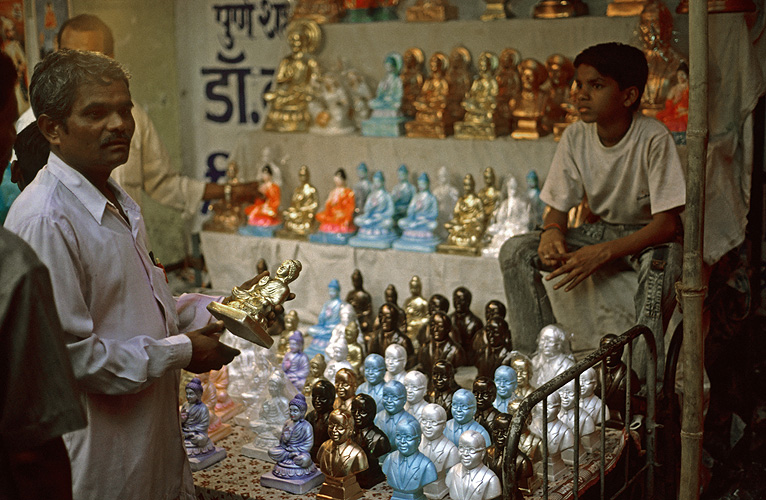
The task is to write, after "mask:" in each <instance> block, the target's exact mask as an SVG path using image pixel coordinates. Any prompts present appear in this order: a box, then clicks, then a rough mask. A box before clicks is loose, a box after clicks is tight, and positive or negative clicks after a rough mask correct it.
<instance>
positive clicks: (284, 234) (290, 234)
mask: <svg viewBox="0 0 766 500" xmlns="http://www.w3.org/2000/svg"><path fill="white" fill-rule="evenodd" d="M312 232H313V231H310V232H308V233H296V232H295V231H290V230H289V229H279V230H277V231H275V232H274V236H276V237H277V238H283V239H285V240H296V241H308V240H309V235H310V234H311V233H312Z"/></svg>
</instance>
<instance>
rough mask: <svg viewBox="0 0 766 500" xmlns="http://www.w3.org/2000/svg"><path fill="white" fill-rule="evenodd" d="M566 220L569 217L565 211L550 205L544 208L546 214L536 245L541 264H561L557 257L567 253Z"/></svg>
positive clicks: (555, 265)
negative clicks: (538, 241)
mask: <svg viewBox="0 0 766 500" xmlns="http://www.w3.org/2000/svg"><path fill="white" fill-rule="evenodd" d="M568 221H569V217H568V215H567V213H566V212H562V211H561V210H557V209H555V208H553V207H551V206H548V207H547V208H546V215H545V217H544V218H543V232H542V233H541V234H540V245H539V246H538V247H537V254H538V255H539V257H540V261H541V262H542V264H543V266H545V267H547V268H556V267H559V265H560V264H561V261H560V260H559V259H558V258H557V257H558V256H559V255H563V254H565V253H567V245H566V239H565V235H566V231H567V223H568Z"/></svg>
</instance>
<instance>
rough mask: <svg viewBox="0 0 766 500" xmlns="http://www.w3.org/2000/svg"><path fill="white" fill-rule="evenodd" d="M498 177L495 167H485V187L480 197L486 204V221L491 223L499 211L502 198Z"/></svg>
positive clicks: (480, 192)
mask: <svg viewBox="0 0 766 500" xmlns="http://www.w3.org/2000/svg"><path fill="white" fill-rule="evenodd" d="M496 184H497V178H496V176H495V169H493V168H492V167H487V168H485V169H484V187H483V188H481V190H480V191H479V198H480V199H481V202H482V204H483V205H484V222H485V223H486V224H489V222H490V221H491V220H492V217H494V215H495V212H496V211H497V207H498V204H497V202H498V201H499V200H500V191H499V190H498V189H497V185H496Z"/></svg>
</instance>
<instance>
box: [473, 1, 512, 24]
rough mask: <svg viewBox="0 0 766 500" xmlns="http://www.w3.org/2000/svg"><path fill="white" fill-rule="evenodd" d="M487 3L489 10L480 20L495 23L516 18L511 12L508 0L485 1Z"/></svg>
mask: <svg viewBox="0 0 766 500" xmlns="http://www.w3.org/2000/svg"><path fill="white" fill-rule="evenodd" d="M484 1H485V2H486V3H487V10H485V11H484V14H482V15H481V17H480V18H479V19H481V20H482V21H494V20H496V19H508V18H509V17H514V16H513V12H511V5H510V3H509V2H508V0H484Z"/></svg>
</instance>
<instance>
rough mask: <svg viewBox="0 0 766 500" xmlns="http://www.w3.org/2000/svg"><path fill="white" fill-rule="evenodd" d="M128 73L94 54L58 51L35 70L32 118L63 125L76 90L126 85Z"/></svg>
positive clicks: (30, 91) (114, 62) (111, 61)
mask: <svg viewBox="0 0 766 500" xmlns="http://www.w3.org/2000/svg"><path fill="white" fill-rule="evenodd" d="M129 78H130V76H129V75H128V72H127V71H126V70H125V69H124V68H123V67H122V65H120V63H118V62H117V61H115V60H114V59H112V58H110V57H107V56H105V55H102V54H97V53H95V52H85V51H82V50H60V51H58V52H53V53H52V54H49V55H48V56H47V57H46V58H45V59H43V60H42V61H41V62H39V63H38V64H37V66H35V72H34V74H33V75H32V81H31V83H30V84H29V95H30V101H31V103H32V110H33V111H34V113H35V116H37V117H40V116H41V115H48V116H49V117H50V118H51V119H52V120H54V121H59V122H62V123H63V122H64V120H65V119H66V118H67V117H69V115H70V114H71V113H72V106H73V105H74V102H75V100H76V99H77V91H78V89H79V88H80V87H81V86H82V85H85V84H92V83H96V84H100V85H104V86H107V85H110V84H111V83H112V82H115V81H122V82H125V85H126V86H127V87H128V88H130V85H129V83H128V79H129Z"/></svg>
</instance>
